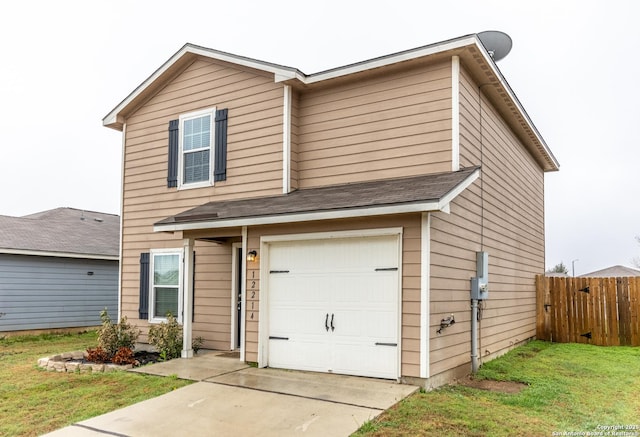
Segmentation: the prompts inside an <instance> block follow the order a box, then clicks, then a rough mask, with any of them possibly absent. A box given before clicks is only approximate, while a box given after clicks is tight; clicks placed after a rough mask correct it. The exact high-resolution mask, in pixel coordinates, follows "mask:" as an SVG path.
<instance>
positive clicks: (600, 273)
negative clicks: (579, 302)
mask: <svg viewBox="0 0 640 437" xmlns="http://www.w3.org/2000/svg"><path fill="white" fill-rule="evenodd" d="M621 276H640V270H636V269H632V268H630V267H625V266H620V265H618V266H611V267H607V268H606V269H602V270H596V271H595V272H591V273H585V274H584V275H580V277H581V278H587V277H588V278H619V277H621Z"/></svg>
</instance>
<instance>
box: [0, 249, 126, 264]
mask: <svg viewBox="0 0 640 437" xmlns="http://www.w3.org/2000/svg"><path fill="white" fill-rule="evenodd" d="M0 253H6V254H9V255H31V256H51V257H56V258H77V259H101V260H105V261H118V260H119V259H120V256H119V255H98V254H91V253H72V252H53V251H46V250H30V249H1V248H0Z"/></svg>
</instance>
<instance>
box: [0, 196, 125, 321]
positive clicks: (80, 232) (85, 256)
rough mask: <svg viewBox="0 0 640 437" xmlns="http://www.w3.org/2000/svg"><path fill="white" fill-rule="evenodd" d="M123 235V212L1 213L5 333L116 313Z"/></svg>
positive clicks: (0, 307)
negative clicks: (120, 250)
mask: <svg viewBox="0 0 640 437" xmlns="http://www.w3.org/2000/svg"><path fill="white" fill-rule="evenodd" d="M119 234H120V218H119V216H117V215H112V214H104V213H99V212H89V211H82V210H78V209H73V208H56V209H53V210H50V211H43V212H40V213H36V214H31V215H27V216H24V217H8V216H0V333H1V332H9V331H31V330H54V329H56V328H79V327H89V326H96V325H99V324H100V311H101V310H102V309H104V308H105V307H106V308H107V309H108V310H109V313H110V314H111V315H112V316H113V317H114V318H115V317H117V310H118V259H119Z"/></svg>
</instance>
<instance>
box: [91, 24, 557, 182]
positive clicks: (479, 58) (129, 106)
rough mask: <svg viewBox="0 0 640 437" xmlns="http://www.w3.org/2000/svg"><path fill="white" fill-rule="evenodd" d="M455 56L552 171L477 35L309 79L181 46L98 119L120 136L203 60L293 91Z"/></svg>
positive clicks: (551, 161)
mask: <svg viewBox="0 0 640 437" xmlns="http://www.w3.org/2000/svg"><path fill="white" fill-rule="evenodd" d="M454 55H455V56H460V58H461V59H462V60H463V61H464V64H465V66H466V67H467V68H469V69H470V71H471V72H472V73H473V75H474V76H475V77H476V79H477V80H478V81H479V82H478V83H482V84H483V86H484V85H493V86H490V87H484V88H483V90H482V91H483V93H485V94H486V95H487V96H488V97H489V98H490V99H491V100H492V101H493V102H496V103H499V104H498V105H497V107H498V108H499V110H500V111H501V112H502V113H503V115H504V117H505V119H506V120H508V121H509V122H510V123H509V124H510V126H511V127H512V128H513V129H514V131H515V132H516V133H517V134H518V135H519V136H520V137H521V138H522V139H523V141H524V143H525V145H526V146H527V148H528V149H529V150H530V151H531V153H532V154H533V156H534V157H535V158H536V159H537V161H538V162H539V163H540V165H541V166H542V168H543V169H544V170H545V171H556V170H558V169H559V167H560V164H559V163H558V161H557V159H556V158H555V156H554V155H553V153H552V152H551V149H550V148H549V147H548V146H547V144H546V142H545V140H544V138H543V137H542V135H541V134H540V132H539V131H538V129H537V128H536V126H535V125H534V124H533V121H531V119H530V118H529V115H528V114H527V112H526V111H525V109H524V107H523V106H522V104H521V103H520V101H519V100H518V98H517V96H516V94H515V93H514V92H513V90H512V89H511V87H510V85H509V84H508V83H507V81H506V79H505V78H504V76H503V75H502V73H501V72H500V69H499V68H498V67H497V65H496V64H495V62H494V61H493V59H492V58H491V56H490V55H489V53H488V51H487V49H486V48H485V47H484V45H483V44H482V42H481V41H480V39H479V38H478V35H477V34H471V35H465V36H461V37H458V38H453V39H450V40H447V41H442V42H438V43H434V44H429V45H425V46H421V47H417V48H414V49H409V50H405V51H401V52H397V53H393V54H390V55H386V56H380V57H377V58H374V59H369V60H366V61H362V62H357V63H353V64H349V65H345V66H342V67H337V68H333V69H330V70H326V71H322V72H319V73H315V74H305V73H303V72H301V71H300V70H298V69H297V68H293V67H286V66H283V65H278V64H273V63H270V62H264V61H260V60H257V59H252V58H247V57H244V56H238V55H234V54H231V53H227V52H223V51H219V50H214V49H210V48H206V47H202V46H198V45H194V44H189V43H187V44H185V45H184V46H183V47H182V48H181V49H180V50H178V52H176V53H175V54H174V55H173V56H172V57H171V58H170V59H169V60H168V61H167V62H165V63H164V64H162V65H161V66H160V68H158V69H157V70H156V71H155V72H154V73H153V74H152V75H151V76H149V77H148V78H147V79H146V80H145V81H144V82H142V83H141V84H140V85H139V86H138V87H137V88H136V89H135V90H133V92H131V93H130V94H129V95H128V96H127V97H125V99H124V100H122V102H120V103H119V104H118V105H117V106H116V107H115V108H114V109H112V110H111V111H110V112H109V113H108V114H107V115H106V116H105V117H104V118H103V119H102V123H103V125H104V126H107V127H110V128H113V129H117V130H122V129H123V127H124V123H125V120H126V118H127V117H128V116H129V115H130V114H131V113H132V112H133V111H135V110H136V109H137V108H139V107H140V105H142V104H143V103H144V102H146V101H147V100H148V99H149V98H151V97H152V96H153V95H155V94H156V93H157V92H158V91H159V90H160V89H162V88H163V87H164V86H165V85H166V83H167V82H168V81H169V80H171V79H173V78H175V76H176V75H177V74H179V73H180V72H181V71H183V70H184V69H185V68H187V67H188V66H189V65H190V64H191V63H193V62H194V61H195V60H196V59H197V58H198V57H200V56H202V57H206V58H210V59H214V60H218V61H223V62H229V63H232V64H236V65H239V66H243V67H247V68H252V69H256V70H260V71H263V72H267V73H270V74H273V75H274V81H275V82H282V83H285V84H288V85H291V86H293V87H299V88H308V87H311V86H314V85H316V84H322V83H327V82H329V81H331V80H334V79H340V78H345V77H347V76H350V75H353V77H357V76H355V75H357V74H361V73H364V72H367V71H373V70H376V69H377V70H378V71H380V70H381V69H383V68H385V67H391V66H395V65H399V64H401V63H405V64H410V63H412V62H421V61H422V60H423V59H425V58H426V57H432V59H434V60H438V59H444V58H447V57H451V56H454Z"/></svg>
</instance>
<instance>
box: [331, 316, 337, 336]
mask: <svg viewBox="0 0 640 437" xmlns="http://www.w3.org/2000/svg"><path fill="white" fill-rule="evenodd" d="M333 316H334V314H331V332H333V330H334V329H336V328H335V327H334V326H333Z"/></svg>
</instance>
